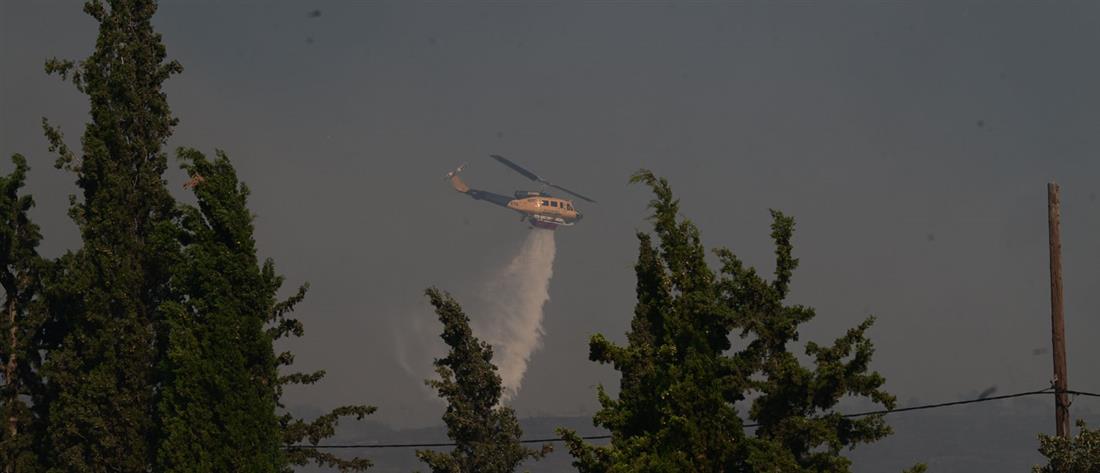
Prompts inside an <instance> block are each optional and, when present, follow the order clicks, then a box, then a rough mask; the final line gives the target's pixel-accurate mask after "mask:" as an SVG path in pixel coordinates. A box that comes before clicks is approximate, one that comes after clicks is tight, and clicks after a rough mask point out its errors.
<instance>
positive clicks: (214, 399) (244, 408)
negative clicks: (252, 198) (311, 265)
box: [155, 149, 284, 472]
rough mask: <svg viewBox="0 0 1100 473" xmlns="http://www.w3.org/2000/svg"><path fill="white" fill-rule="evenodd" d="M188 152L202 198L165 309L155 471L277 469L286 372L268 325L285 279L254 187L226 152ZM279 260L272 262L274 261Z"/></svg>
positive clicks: (187, 223)
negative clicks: (257, 221)
mask: <svg viewBox="0 0 1100 473" xmlns="http://www.w3.org/2000/svg"><path fill="white" fill-rule="evenodd" d="M179 158H180V159H181V161H183V166H182V167H183V168H184V169H185V170H186V171H187V173H188V174H189V175H190V176H191V177H192V179H193V180H192V182H195V183H196V184H195V185H194V186H193V188H194V192H195V196H196V197H197V198H198V207H197V208H196V207H192V206H185V207H183V209H182V220H181V227H182V231H181V234H180V244H181V246H182V247H183V248H184V250H183V255H182V258H180V259H179V261H178V264H177V265H176V266H175V267H174V270H173V279H172V286H173V289H174V290H175V291H177V292H178V293H179V294H180V295H181V296H182V297H180V298H179V299H178V300H177V301H172V302H169V303H166V304H165V305H164V308H163V313H164V316H165V324H166V325H167V346H166V349H165V355H164V358H163V359H162V360H161V370H160V371H161V373H162V381H161V382H162V383H163V387H162V390H161V397H160V402H159V406H158V411H159V414H160V416H161V417H160V421H161V424H162V427H161V429H162V436H163V438H162V440H161V442H160V444H159V446H158V454H157V465H156V468H155V470H156V471H165V472H173V471H238V472H273V471H277V470H278V469H279V468H280V466H281V465H282V464H283V461H284V459H283V453H282V449H281V448H280V447H281V440H282V438H281V433H280V431H279V422H278V418H277V417H276V415H275V403H276V397H275V383H276V378H277V376H278V375H277V372H276V364H275V363H276V361H275V353H274V349H273V348H272V339H271V336H270V334H269V333H268V332H267V330H265V325H266V323H267V321H268V317H269V314H270V312H271V310H272V308H273V307H274V306H275V303H276V298H275V292H276V291H277V290H278V288H279V284H278V283H279V281H278V278H277V277H276V276H275V275H274V273H273V271H271V270H270V268H265V267H261V266H260V264H259V263H258V261H257V258H256V245H255V242H254V240H253V237H252V230H253V229H252V215H251V214H250V213H249V211H248V208H247V197H248V190H247V188H245V187H244V185H243V184H240V183H239V182H238V181H237V176H236V172H235V171H234V169H233V166H232V164H231V163H230V162H229V159H228V158H227V157H226V156H225V155H224V154H223V153H221V152H218V157H217V159H215V160H214V161H210V160H208V159H207V158H206V157H205V156H203V155H202V153H200V152H198V151H195V150H192V149H181V150H180V151H179ZM269 264H270V263H269Z"/></svg>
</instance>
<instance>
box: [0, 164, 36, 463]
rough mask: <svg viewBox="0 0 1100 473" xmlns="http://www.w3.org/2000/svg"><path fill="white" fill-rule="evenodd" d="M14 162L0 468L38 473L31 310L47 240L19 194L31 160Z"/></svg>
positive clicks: (4, 274)
mask: <svg viewBox="0 0 1100 473" xmlns="http://www.w3.org/2000/svg"><path fill="white" fill-rule="evenodd" d="M12 162H13V163H14V164H15V170H13V171H12V173H11V174H9V175H7V176H0V287H3V289H4V306H3V307H4V309H3V315H2V316H0V364H2V366H0V368H2V371H0V380H2V381H3V384H2V385H0V421H2V422H3V426H2V429H0V465H2V466H0V468H2V469H3V472H4V473H14V472H34V471H39V469H40V468H39V466H40V460H39V457H38V456H37V455H36V453H38V452H37V451H36V450H37V449H36V448H35V446H36V445H37V444H38V443H39V442H40V441H41V434H42V419H41V417H40V416H38V415H37V412H36V411H35V410H34V409H32V407H33V406H32V404H33V400H36V399H40V396H41V392H42V389H41V388H42V380H41V379H40V377H39V372H38V369H39V367H40V364H41V359H40V355H39V350H38V348H39V340H40V339H39V336H38V334H39V329H40V328H41V325H42V313H41V311H40V310H34V308H32V304H34V303H36V302H37V301H38V296H39V294H40V290H41V272H42V269H43V265H44V262H43V260H42V258H40V257H39V256H38V251H37V247H38V242H39V240H41V238H42V237H41V235H40V233H39V230H38V225H35V224H34V223H33V222H31V221H30V218H29V217H28V216H27V212H28V211H30V209H31V207H33V206H34V200H33V199H32V198H31V196H29V195H20V194H19V192H20V189H21V188H22V187H23V183H24V180H25V179H26V175H27V169H28V167H27V160H26V159H24V158H23V156H20V155H18V154H17V155H14V156H12ZM28 400H31V401H32V404H28V402H27V401H28Z"/></svg>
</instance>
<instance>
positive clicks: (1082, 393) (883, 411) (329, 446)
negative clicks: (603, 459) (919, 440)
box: [286, 388, 1100, 449]
mask: <svg viewBox="0 0 1100 473" xmlns="http://www.w3.org/2000/svg"><path fill="white" fill-rule="evenodd" d="M1055 392H1056V391H1055V390H1054V388H1045V389H1039V390H1035V391H1025V392H1019V393H1013V394H1002V395H1000V396H984V397H979V398H976V399H966V400H963V401H951V402H940V403H935V404H923V405H919V406H910V407H899V408H896V409H880V410H874V411H865V412H856V413H852V414H843V415H842V416H841V417H845V418H854V417H866V416H872V415H888V414H897V413H899V412H911V411H921V410H928V409H939V408H943V407H951V406H960V405H964V404H976V403H980V402H990V401H999V400H1002V399H1012V398H1017V397H1025V396H1036V395H1040V394H1054V393H1055ZM1063 392H1064V393H1066V394H1072V395H1076V396H1089V397H1100V394H1097V393H1092V392H1088V391H1074V390H1069V389H1067V390H1064V391H1063ZM743 427H745V428H753V427H760V424H745V425H743ZM580 438H581V439H582V440H607V439H610V438H611V435H609V434H605V435H585V436H581V437H580ZM564 441H565V440H564V439H562V438H560V437H551V438H536V439H520V440H519V443H551V442H564ZM455 445H456V444H455V443H454V442H434V443H367V444H324V445H290V446H287V447H286V448H288V449H297V448H302V449H344V448H364V449H367V448H375V449H377V448H430V447H454V446H455Z"/></svg>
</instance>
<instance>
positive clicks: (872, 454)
mask: <svg viewBox="0 0 1100 473" xmlns="http://www.w3.org/2000/svg"><path fill="white" fill-rule="evenodd" d="M903 404H904V405H913V404H918V402H917V401H910V402H905V403H903ZM1090 404H1091V405H1092V406H1090ZM1095 404H1096V403H1095V402H1088V400H1085V399H1078V400H1077V405H1075V406H1074V410H1073V413H1072V415H1073V418H1074V419H1077V418H1084V419H1086V420H1088V421H1089V423H1090V424H1091V425H1100V412H1098V410H1100V409H1096V407H1097V406H1096V405H1095ZM1090 407H1092V408H1093V409H1090ZM1053 411H1054V409H1053V405H1052V403H1051V402H1048V400H1047V399H1045V398H1038V397H1036V398H1021V399H1014V400H1006V401H995V402H990V403H987V404H975V405H969V406H958V407H947V408H942V409H936V410H929V411H918V412H908V413H898V414H894V415H891V416H889V417H888V419H889V421H890V425H892V426H893V427H894V432H895V433H894V435H893V436H890V437H888V438H886V439H885V440H883V441H881V442H878V443H876V444H872V445H862V446H860V447H858V448H856V449H855V450H854V451H852V452H850V453H849V457H850V458H851V459H852V460H853V462H854V464H855V468H854V471H855V472H856V473H882V472H900V471H901V470H902V469H904V468H906V467H908V466H911V465H912V464H914V463H916V462H919V461H920V462H925V463H927V464H928V466H929V472H930V473H1003V472H1012V471H1016V472H1027V471H1030V468H1031V466H1032V465H1035V464H1038V463H1040V462H1041V461H1042V456H1040V455H1039V453H1038V452H1037V451H1036V448H1037V447H1038V440H1037V438H1036V435H1037V434H1038V433H1039V432H1046V433H1050V432H1052V431H1053V425H1054V420H1053V419H1054V417H1053V416H1054V414H1053ZM522 425H523V431H524V432H525V437H526V438H549V437H554V429H555V428H556V427H559V426H564V427H568V428H572V429H575V430H577V431H578V432H580V433H582V434H586V435H588V434H595V435H598V434H604V433H606V432H605V431H602V430H598V429H596V428H595V427H592V421H591V419H590V418H587V417H537V418H528V419H524V420H523V421H522ZM347 426H348V428H347V429H344V431H343V432H341V434H340V436H339V437H337V438H336V439H334V440H333V441H332V443H355V444H366V443H434V442H446V441H447V435H446V432H445V431H444V430H443V427H442V426H440V427H431V428H423V429H407V430H393V429H390V428H389V427H387V426H384V425H382V424H379V423H374V422H359V423H356V422H350V423H347ZM554 445H555V447H556V449H555V451H554V453H552V454H551V455H550V456H548V457H547V458H546V459H544V460H543V461H541V462H529V463H528V464H526V465H524V470H526V471H530V472H531V473H550V472H561V471H565V472H568V471H573V469H572V467H571V465H570V462H571V461H572V460H571V458H570V457H569V454H568V452H566V451H565V450H564V447H563V446H562V445H561V444H560V443H556V444H554ZM415 450H416V449H414V448H387V449H369V450H359V452H362V453H364V454H365V455H367V456H368V457H369V458H371V460H373V461H374V462H375V468H374V469H372V470H371V471H372V472H377V473H396V472H401V473H411V472H415V471H421V472H424V471H426V470H425V468H424V467H423V464H421V463H420V462H418V461H417V460H416V456H415V455H414V451H415ZM300 471H302V472H303V473H307V472H308V473H314V472H322V471H323V472H328V471H335V470H325V469H318V468H306V469H302V470H300Z"/></svg>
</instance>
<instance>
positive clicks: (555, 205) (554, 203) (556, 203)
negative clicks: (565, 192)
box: [550, 200, 558, 207]
mask: <svg viewBox="0 0 1100 473" xmlns="http://www.w3.org/2000/svg"><path fill="white" fill-rule="evenodd" d="M550 206H551V207H557V206H558V202H557V201H555V200H551V201H550Z"/></svg>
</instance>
